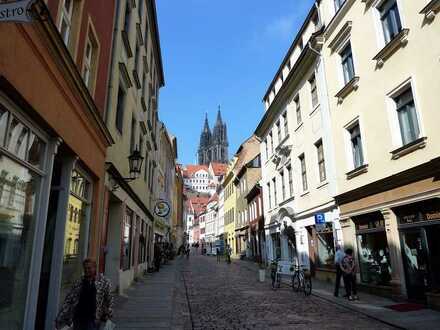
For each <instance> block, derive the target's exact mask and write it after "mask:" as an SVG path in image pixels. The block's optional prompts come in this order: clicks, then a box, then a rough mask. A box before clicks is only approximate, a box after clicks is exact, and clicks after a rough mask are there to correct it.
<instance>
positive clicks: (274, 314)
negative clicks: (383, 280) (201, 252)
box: [115, 255, 391, 330]
mask: <svg viewBox="0 0 440 330" xmlns="http://www.w3.org/2000/svg"><path fill="white" fill-rule="evenodd" d="M173 283H174V285H173ZM185 287H186V289H185ZM127 294H128V297H126V298H122V299H119V301H118V303H117V306H116V316H115V322H116V324H117V329H124V330H128V329H204V330H205V329H323V328H324V329H391V327H389V326H387V325H385V324H383V323H380V322H378V321H376V320H374V319H370V318H368V317H365V316H363V315H361V314H358V313H356V312H354V311H350V310H348V309H345V308H342V307H339V306H337V305H333V304H332V303H329V302H327V301H325V300H322V299H320V298H318V297H315V296H310V297H305V296H304V295H302V294H299V293H295V292H292V290H291V289H290V288H288V287H287V286H284V287H282V288H280V289H279V290H277V291H273V290H272V289H271V286H270V283H269V281H266V282H265V283H259V282H258V281H257V274H256V273H255V272H254V270H253V269H251V268H250V267H247V265H246V263H244V262H239V261H233V262H232V264H230V265H228V264H226V263H225V262H224V261H221V262H220V263H217V261H216V258H215V257H205V256H194V255H192V256H191V257H190V259H189V260H186V259H180V258H178V259H177V260H175V261H173V263H172V264H171V265H167V266H164V267H163V268H162V269H161V271H160V272H159V273H154V274H152V275H148V276H147V277H146V278H145V279H143V280H141V281H139V282H138V283H137V284H135V285H134V286H133V287H132V288H131V289H130V290H129V291H128V292H127ZM188 303H189V304H188Z"/></svg>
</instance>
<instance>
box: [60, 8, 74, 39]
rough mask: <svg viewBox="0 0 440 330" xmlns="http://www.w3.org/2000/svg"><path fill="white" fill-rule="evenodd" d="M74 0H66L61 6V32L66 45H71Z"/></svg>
mask: <svg viewBox="0 0 440 330" xmlns="http://www.w3.org/2000/svg"><path fill="white" fill-rule="evenodd" d="M72 18H73V0H64V1H63V5H62V6H61V20H60V27H59V29H60V34H61V37H62V38H63V40H64V44H65V45H66V46H68V45H69V41H70V33H71V31H72Z"/></svg>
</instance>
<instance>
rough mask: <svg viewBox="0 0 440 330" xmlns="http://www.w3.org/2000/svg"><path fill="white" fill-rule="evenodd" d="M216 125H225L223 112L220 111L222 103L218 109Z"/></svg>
mask: <svg viewBox="0 0 440 330" xmlns="http://www.w3.org/2000/svg"><path fill="white" fill-rule="evenodd" d="M215 125H216V126H217V125H223V120H222V112H221V111H220V105H219V106H218V110H217V121H216V123H215Z"/></svg>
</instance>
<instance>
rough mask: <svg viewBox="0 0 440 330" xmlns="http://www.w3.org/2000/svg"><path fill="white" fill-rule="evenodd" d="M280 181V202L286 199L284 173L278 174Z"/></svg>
mask: <svg viewBox="0 0 440 330" xmlns="http://www.w3.org/2000/svg"><path fill="white" fill-rule="evenodd" d="M280 181H281V198H282V201H284V200H285V199H286V184H285V182H284V171H281V172H280Z"/></svg>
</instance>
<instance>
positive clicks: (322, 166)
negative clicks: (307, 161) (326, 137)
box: [315, 140, 327, 182]
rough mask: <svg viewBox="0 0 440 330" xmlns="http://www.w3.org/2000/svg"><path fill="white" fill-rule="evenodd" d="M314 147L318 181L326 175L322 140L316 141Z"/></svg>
mask: <svg viewBox="0 0 440 330" xmlns="http://www.w3.org/2000/svg"><path fill="white" fill-rule="evenodd" d="M315 147H316V152H317V155H318V169H319V181H320V182H324V181H325V180H326V178H327V175H326V172H325V159H324V147H323V146H322V140H319V141H318V142H316V144H315Z"/></svg>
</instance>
